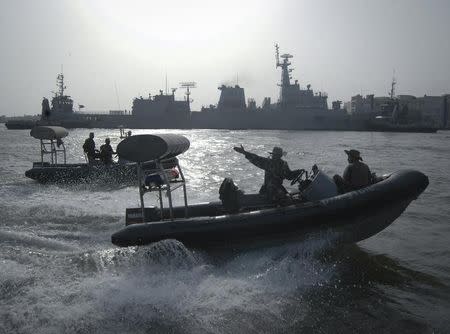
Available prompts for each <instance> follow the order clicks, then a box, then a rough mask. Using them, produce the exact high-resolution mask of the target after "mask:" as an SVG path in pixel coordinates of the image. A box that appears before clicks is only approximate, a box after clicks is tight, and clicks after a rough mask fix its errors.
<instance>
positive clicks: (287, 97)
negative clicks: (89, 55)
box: [6, 44, 437, 132]
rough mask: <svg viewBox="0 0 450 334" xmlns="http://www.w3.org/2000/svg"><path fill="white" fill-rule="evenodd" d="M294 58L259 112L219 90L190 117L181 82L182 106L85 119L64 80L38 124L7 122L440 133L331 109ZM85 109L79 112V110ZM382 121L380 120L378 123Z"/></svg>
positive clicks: (146, 103)
mask: <svg viewBox="0 0 450 334" xmlns="http://www.w3.org/2000/svg"><path fill="white" fill-rule="evenodd" d="M292 58H293V56H292V55H291V54H282V55H280V52H279V46H278V44H275V60H276V62H275V65H276V68H280V69H281V80H280V83H279V87H280V92H279V98H278V100H277V101H276V102H275V103H272V102H271V98H270V97H265V98H264V100H263V102H262V105H261V106H259V107H257V106H256V102H255V100H254V99H248V101H247V102H246V99H245V91H244V88H242V87H240V86H239V85H235V86H225V85H222V86H220V87H219V90H220V97H219V101H218V103H217V105H211V106H209V107H202V108H201V110H200V111H191V102H192V99H191V98H190V95H191V89H192V88H195V87H196V83H195V82H181V83H180V85H181V88H184V89H186V93H185V98H184V100H177V99H176V98H175V91H176V88H172V91H171V93H168V91H167V88H166V91H165V92H163V91H162V90H160V92H159V94H156V95H154V96H152V95H150V94H149V95H148V97H146V98H144V97H142V96H140V97H138V98H134V99H133V103H132V108H131V111H130V112H127V111H126V110H125V111H123V110H115V111H109V113H102V114H95V113H87V112H84V113H81V112H80V111H78V112H76V111H74V109H73V100H72V98H71V97H70V96H68V95H66V94H65V92H64V90H65V88H66V86H65V85H64V75H63V74H62V73H61V74H59V75H58V77H57V87H58V91H57V92H56V93H55V96H54V97H53V98H52V101H51V103H52V107H51V108H50V109H49V110H44V107H43V110H42V116H41V118H40V119H39V120H37V121H36V120H32V121H30V120H15V121H14V122H7V123H6V126H7V127H8V128H9V129H17V128H22V129H23V128H32V127H34V126H36V125H47V126H62V127H65V128H120V127H126V128H130V129H231V130H237V129H269V130H270V129H277V130H278V129H279V130H350V131H401V132H436V130H437V129H435V128H432V127H424V126H421V125H414V126H410V125H407V124H406V125H405V124H396V122H394V121H393V118H392V117H391V116H392V110H391V114H390V115H388V116H386V117H384V118H383V119H375V116H379V115H372V114H368V113H365V114H363V113H360V114H350V113H349V112H348V111H347V110H346V109H344V108H342V107H341V105H342V102H341V101H333V102H332V107H331V109H329V108H328V96H327V94H326V93H323V92H314V90H313V89H312V88H311V85H309V84H307V85H306V86H305V87H301V86H300V84H299V82H298V80H294V82H291V80H292V77H291V74H292V68H290V66H291V59H292ZM80 107H81V106H80ZM379 118H380V117H379Z"/></svg>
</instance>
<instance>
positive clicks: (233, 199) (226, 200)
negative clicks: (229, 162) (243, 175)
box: [219, 177, 242, 213]
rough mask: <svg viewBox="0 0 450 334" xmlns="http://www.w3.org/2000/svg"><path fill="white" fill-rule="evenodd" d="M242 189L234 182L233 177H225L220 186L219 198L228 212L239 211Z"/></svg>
mask: <svg viewBox="0 0 450 334" xmlns="http://www.w3.org/2000/svg"><path fill="white" fill-rule="evenodd" d="M241 195H242V191H241V190H239V188H238V187H237V186H236V185H235V184H234V182H233V179H232V178H229V177H227V178H225V179H224V180H223V182H222V184H221V185H220V188H219V198H220V200H221V201H222V205H223V207H224V209H225V211H226V212H227V213H236V212H239V208H240V203H239V197H240V196H241Z"/></svg>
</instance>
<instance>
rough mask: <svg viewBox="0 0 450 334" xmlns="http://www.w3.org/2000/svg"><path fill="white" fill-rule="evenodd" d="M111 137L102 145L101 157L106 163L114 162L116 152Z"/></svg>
mask: <svg viewBox="0 0 450 334" xmlns="http://www.w3.org/2000/svg"><path fill="white" fill-rule="evenodd" d="M110 142H111V141H110V140H109V138H106V139H105V143H104V144H103V145H102V146H100V159H101V160H102V162H103V163H104V164H105V165H110V164H112V163H113V158H112V156H113V154H116V152H114V150H113V149H112V147H111V145H110Z"/></svg>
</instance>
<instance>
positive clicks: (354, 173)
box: [333, 150, 372, 194]
mask: <svg viewBox="0 0 450 334" xmlns="http://www.w3.org/2000/svg"><path fill="white" fill-rule="evenodd" d="M345 153H346V154H347V156H348V166H347V167H346V168H345V170H344V175H343V177H341V176H340V175H335V176H334V177H333V180H334V182H335V183H336V185H337V187H338V190H339V192H340V193H341V194H343V193H346V192H349V191H353V190H357V189H361V188H364V187H367V186H368V185H370V184H371V183H372V173H371V172H370V169H369V167H368V166H367V165H366V164H365V163H364V162H362V158H361V154H360V153H359V151H357V150H345Z"/></svg>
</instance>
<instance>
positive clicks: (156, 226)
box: [111, 170, 428, 248]
mask: <svg viewBox="0 0 450 334" xmlns="http://www.w3.org/2000/svg"><path fill="white" fill-rule="evenodd" d="M427 186H428V178H427V177H426V176H425V175H424V174H422V173H420V172H418V171H413V170H406V171H400V172H396V173H393V174H391V175H390V177H388V178H387V179H385V180H383V181H381V182H379V183H377V184H374V185H372V186H369V187H367V188H364V189H361V190H357V191H353V192H350V193H346V194H343V195H339V196H335V197H332V198H328V199H325V200H321V201H315V202H306V203H300V204H296V205H290V206H286V207H278V208H271V209H263V210H254V211H249V212H245V213H239V214H229V215H221V216H201V217H195V218H180V219H174V220H172V221H170V220H169V221H162V222H151V223H141V224H133V225H129V226H127V227H125V228H124V229H122V230H120V231H118V232H116V233H115V234H113V235H112V237H111V239H112V242H113V244H115V245H118V246H132V245H142V244H148V243H151V242H156V241H160V240H163V239H176V240H179V241H181V242H183V243H185V244H186V245H189V246H193V247H198V248H215V247H220V248H223V247H228V248H230V247H236V246H242V245H244V246H246V247H252V246H254V245H262V244H269V243H270V244H277V243H284V242H287V241H289V240H297V239H303V238H305V236H307V235H311V234H314V233H323V232H327V233H329V232H331V233H332V234H331V235H332V239H333V242H336V243H351V242H358V241H360V240H364V239H366V238H368V237H370V236H372V235H374V234H376V233H378V232H380V231H381V230H383V229H384V228H386V227H387V226H389V225H390V224H391V223H392V222H393V221H394V220H395V219H397V218H398V217H399V216H400V215H401V213H402V212H403V211H404V210H405V209H406V208H407V207H408V205H409V204H410V202H411V201H412V200H414V199H416V198H417V197H418V196H419V195H420V194H421V193H422V192H423V191H424V190H425V188H426V187H427ZM211 205H217V204H215V203H212V204H211ZM207 206H208V205H205V208H207ZM197 214H198V212H197Z"/></svg>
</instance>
